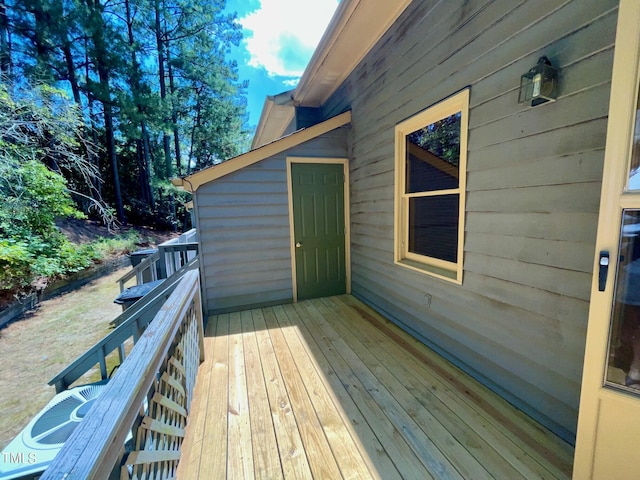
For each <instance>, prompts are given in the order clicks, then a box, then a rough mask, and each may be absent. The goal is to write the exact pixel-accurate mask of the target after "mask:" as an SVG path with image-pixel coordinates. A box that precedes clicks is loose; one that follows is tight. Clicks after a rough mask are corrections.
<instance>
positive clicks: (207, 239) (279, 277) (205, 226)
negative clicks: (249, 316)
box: [195, 128, 347, 312]
mask: <svg viewBox="0 0 640 480" xmlns="http://www.w3.org/2000/svg"><path fill="white" fill-rule="evenodd" d="M346 131H347V129H346V128H338V129H336V130H333V131H331V132H328V133H326V134H324V135H322V136H321V137H318V138H315V139H313V140H310V141H308V142H305V143H303V144H301V145H298V146H296V147H295V148H292V149H290V150H288V151H285V152H283V153H282V154H279V155H277V156H275V157H271V158H267V159H265V160H262V161H260V162H258V163H256V164H254V165H251V166H249V167H246V168H244V169H241V170H239V171H237V172H234V173H231V174H229V175H225V176H224V177H221V178H219V179H216V180H214V181H211V182H208V183H206V184H204V185H202V186H201V187H200V188H198V190H197V191H196V194H195V195H196V204H197V207H198V208H197V215H198V218H197V222H198V234H199V237H200V239H201V246H200V248H201V250H200V255H201V269H202V272H203V290H204V291H205V292H206V299H207V301H206V308H207V309H208V311H209V312H222V311H232V310H238V309H241V308H246V307H249V306H255V305H268V304H275V303H283V302H290V301H291V300H292V298H293V286H292V279H291V249H290V241H289V207H288V199H287V173H286V157H287V156H291V155H293V156H300V157H327V156H335V157H344V156H345V155H346V151H347V146H346V145H347V144H346V135H347V134H346Z"/></svg>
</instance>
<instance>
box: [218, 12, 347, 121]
mask: <svg viewBox="0 0 640 480" xmlns="http://www.w3.org/2000/svg"><path fill="white" fill-rule="evenodd" d="M337 6H338V0H227V6H226V10H227V11H228V12H237V14H238V22H239V23H240V25H242V28H243V34H244V39H243V41H242V43H241V44H240V46H239V47H237V48H233V49H232V51H231V54H230V55H229V59H235V60H236V61H237V62H238V73H239V77H240V80H248V81H249V88H248V89H247V101H248V106H247V110H248V113H249V125H250V126H251V127H252V128H253V127H255V126H256V125H257V124H258V121H259V120H260V113H261V112H262V106H263V105H264V100H265V97H266V96H267V95H276V94H278V93H282V92H285V91H287V90H290V89H292V88H295V86H296V84H297V83H298V80H299V79H300V76H301V75H302V72H304V69H305V67H306V66H307V63H308V62H309V60H310V59H311V55H312V54H313V52H314V50H315V48H316V46H317V44H318V42H319V41H320V38H321V37H322V34H323V33H324V31H325V29H326V28H327V25H328V24H329V21H330V20H331V16H332V15H333V13H334V12H335V9H336V7H337Z"/></svg>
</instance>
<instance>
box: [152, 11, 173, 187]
mask: <svg viewBox="0 0 640 480" xmlns="http://www.w3.org/2000/svg"><path fill="white" fill-rule="evenodd" d="M154 7H155V30H156V31H155V34H156V45H157V48H158V80H159V81H160V98H161V99H162V104H163V106H166V101H167V81H166V78H165V66H164V63H165V58H164V39H163V34H164V32H163V30H162V24H161V21H160V16H161V10H160V0H155V3H154ZM164 123H165V125H168V124H169V119H168V118H167V117H166V115H165V117H164ZM162 145H163V148H164V161H165V172H164V173H165V178H169V177H170V176H171V138H170V137H169V134H167V133H165V134H164V135H163V138H162Z"/></svg>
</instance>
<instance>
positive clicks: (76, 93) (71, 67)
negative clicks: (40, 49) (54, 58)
mask: <svg viewBox="0 0 640 480" xmlns="http://www.w3.org/2000/svg"><path fill="white" fill-rule="evenodd" d="M64 37H65V38H64V45H63V46H62V51H63V53H64V60H65V62H66V64H67V75H68V77H69V84H70V85H71V92H72V93H73V100H74V101H75V102H76V104H77V105H78V108H82V100H81V98H80V87H79V86H78V78H77V77H76V67H75V64H74V63H73V54H72V53H71V43H70V42H69V39H68V38H67V34H66V33H65V34H64Z"/></svg>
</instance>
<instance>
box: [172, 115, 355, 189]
mask: <svg viewBox="0 0 640 480" xmlns="http://www.w3.org/2000/svg"><path fill="white" fill-rule="evenodd" d="M350 122H351V112H350V111H346V112H344V113H341V114H340V115H336V116H335V117H332V118H330V119H328V120H325V121H324V122H321V123H318V124H317V125H313V126H312V127H307V128H303V129H301V130H298V131H296V132H294V133H292V134H290V135H287V136H284V137H282V138H280V139H278V140H276V141H273V142H271V143H268V144H266V145H263V146H262V147H259V148H256V149H254V150H250V151H248V152H246V153H243V154H242V155H238V156H237V157H234V158H231V159H229V160H227V161H226V162H222V163H219V164H217V165H213V166H211V167H209V168H205V169H204V170H200V171H199V172H196V173H193V174H191V175H188V176H186V177H184V178H173V179H171V183H173V184H174V185H175V186H177V187H182V188H184V189H185V190H186V191H188V192H191V193H193V192H195V191H196V190H197V189H198V187H200V186H201V185H203V184H205V183H207V182H210V181H212V180H215V179H217V178H220V177H223V176H225V175H228V174H230V173H233V172H235V171H238V170H240V169H241V168H244V167H248V166H249V165H253V164H254V163H257V162H259V161H260V160H264V159H266V158H269V157H272V156H274V155H277V154H279V153H282V152H284V151H285V150H288V149H290V148H293V147H295V146H297V145H300V144H301V143H304V142H307V141H309V140H312V139H314V138H316V137H319V136H320V135H323V134H325V133H327V132H330V131H331V130H335V129H336V128H338V127H342V126H344V125H346V124H348V123H350Z"/></svg>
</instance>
